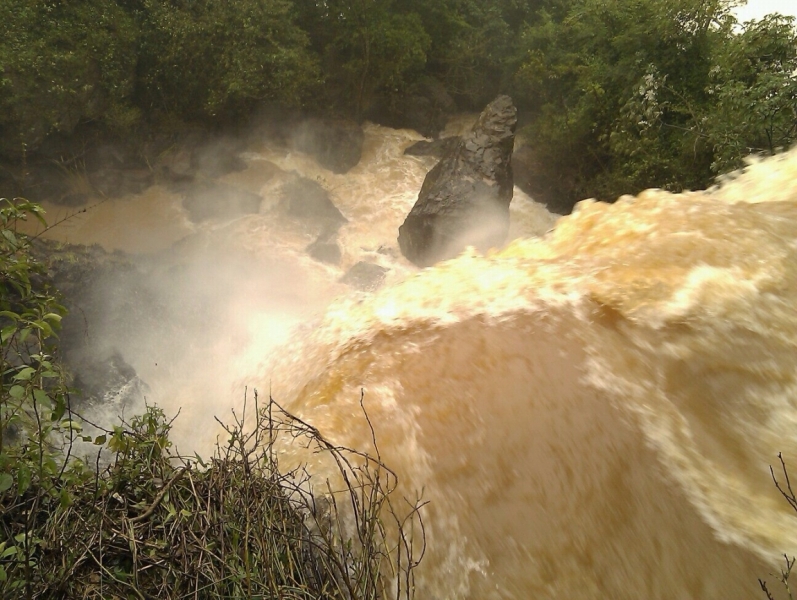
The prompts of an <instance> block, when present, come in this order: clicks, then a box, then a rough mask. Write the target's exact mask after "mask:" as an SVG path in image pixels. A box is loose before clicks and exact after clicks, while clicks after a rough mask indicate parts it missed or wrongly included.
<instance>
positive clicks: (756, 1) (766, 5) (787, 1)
mask: <svg viewBox="0 0 797 600" xmlns="http://www.w3.org/2000/svg"><path fill="white" fill-rule="evenodd" d="M734 12H735V13H736V18H737V19H738V20H739V21H741V22H744V21H749V20H750V19H760V18H761V17H763V16H764V15H768V14H769V13H773V12H777V13H780V14H782V15H792V16H797V0H747V6H742V7H739V8H737V9H736V10H735V11H734Z"/></svg>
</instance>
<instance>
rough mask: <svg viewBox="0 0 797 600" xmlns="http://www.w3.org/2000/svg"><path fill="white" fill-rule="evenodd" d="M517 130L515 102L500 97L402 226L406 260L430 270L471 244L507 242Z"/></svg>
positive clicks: (436, 172)
mask: <svg viewBox="0 0 797 600" xmlns="http://www.w3.org/2000/svg"><path fill="white" fill-rule="evenodd" d="M516 126H517V110H516V108H515V106H514V104H513V103H512V99H511V98H509V96H499V97H498V98H496V99H495V100H493V102H491V103H490V104H489V105H488V106H487V108H485V109H484V112H482V114H481V115H480V116H479V120H478V121H477V122H476V124H475V125H474V126H473V130H472V131H471V132H470V134H469V135H467V136H465V137H464V138H463V139H462V140H460V141H459V143H457V144H456V145H455V146H454V147H452V148H451V149H449V150H448V151H447V152H446V154H445V155H444V156H443V158H442V160H440V162H439V163H437V165H436V166H435V167H434V168H433V169H432V170H431V171H429V173H428V174H427V176H426V179H425V180H424V182H423V187H422V188H421V192H420V194H419V195H418V201H417V202H416V203H415V206H413V207H412V210H411V211H410V214H409V215H408V216H407V218H406V220H405V221H404V224H403V225H402V226H401V227H400V228H399V238H398V241H399V246H400V248H401V252H402V254H404V256H405V257H407V258H408V259H409V260H410V261H412V262H413V263H415V264H416V265H418V266H428V265H431V264H434V263H435V262H437V261H440V260H444V259H447V258H452V257H454V256H456V255H457V254H459V253H460V252H461V251H462V250H464V249H465V248H466V247H467V246H471V245H472V246H476V247H477V248H479V249H480V250H482V251H484V250H486V249H488V248H490V247H494V246H499V245H501V244H502V243H503V242H504V240H505V239H506V234H507V232H508V231H509V203H510V202H511V201H512V186H513V177H512V149H513V147H514V143H515V128H516Z"/></svg>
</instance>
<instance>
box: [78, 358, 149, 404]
mask: <svg viewBox="0 0 797 600" xmlns="http://www.w3.org/2000/svg"><path fill="white" fill-rule="evenodd" d="M87 354H89V356H87V357H84V358H82V360H80V361H79V364H76V365H70V367H71V370H72V372H73V373H74V374H75V375H74V380H73V382H72V385H73V387H74V388H76V389H77V390H78V395H79V397H80V398H81V400H82V402H84V403H86V404H87V405H88V406H92V407H99V406H108V407H113V408H114V409H116V410H120V411H122V410H124V409H125V408H128V407H137V406H139V405H140V404H141V403H142V402H143V400H144V397H145V395H146V394H147V392H148V391H149V387H148V386H147V384H146V383H144V382H143V381H142V380H141V378H140V377H139V376H138V374H137V373H136V370H135V369H134V368H133V367H132V366H130V364H129V363H128V362H127V361H125V359H124V358H122V355H121V354H119V352H118V351H115V350H114V351H112V352H111V353H110V354H109V355H108V356H106V357H103V358H97V357H91V356H90V353H87ZM70 362H72V361H70ZM75 362H77V361H75Z"/></svg>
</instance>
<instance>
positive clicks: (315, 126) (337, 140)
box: [290, 119, 365, 173]
mask: <svg viewBox="0 0 797 600" xmlns="http://www.w3.org/2000/svg"><path fill="white" fill-rule="evenodd" d="M364 140H365V134H364V133H363V130H362V127H360V125H358V124H357V123H355V122H354V121H349V120H345V119H305V120H304V121H302V122H301V123H299V124H298V125H297V127H296V129H295V131H294V132H293V135H292V136H291V140H290V143H291V146H292V147H293V148H295V149H296V150H299V151H301V152H304V153H306V154H310V155H311V156H312V157H313V158H315V159H316V161H317V162H318V164H320V165H321V166H322V167H324V168H326V169H329V170H330V171H332V172H333V173H346V172H348V171H349V170H351V169H352V167H354V166H356V165H357V163H359V162H360V158H361V157H362V153H363V141H364Z"/></svg>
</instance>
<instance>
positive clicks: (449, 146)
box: [404, 135, 462, 158]
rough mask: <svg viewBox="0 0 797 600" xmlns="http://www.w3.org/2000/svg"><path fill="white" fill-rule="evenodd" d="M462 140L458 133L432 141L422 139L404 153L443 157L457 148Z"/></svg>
mask: <svg viewBox="0 0 797 600" xmlns="http://www.w3.org/2000/svg"><path fill="white" fill-rule="evenodd" d="M460 141H462V138H461V137H459V136H458V135H454V136H451V137H444V138H438V139H436V140H431V141H430V140H421V141H420V142H415V143H414V144H413V145H412V146H409V147H408V148H406V149H405V150H404V154H406V155H408V156H434V157H435V158H443V156H445V155H446V153H448V152H451V151H452V150H453V149H454V148H456V146H457V144H459V142H460Z"/></svg>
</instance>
